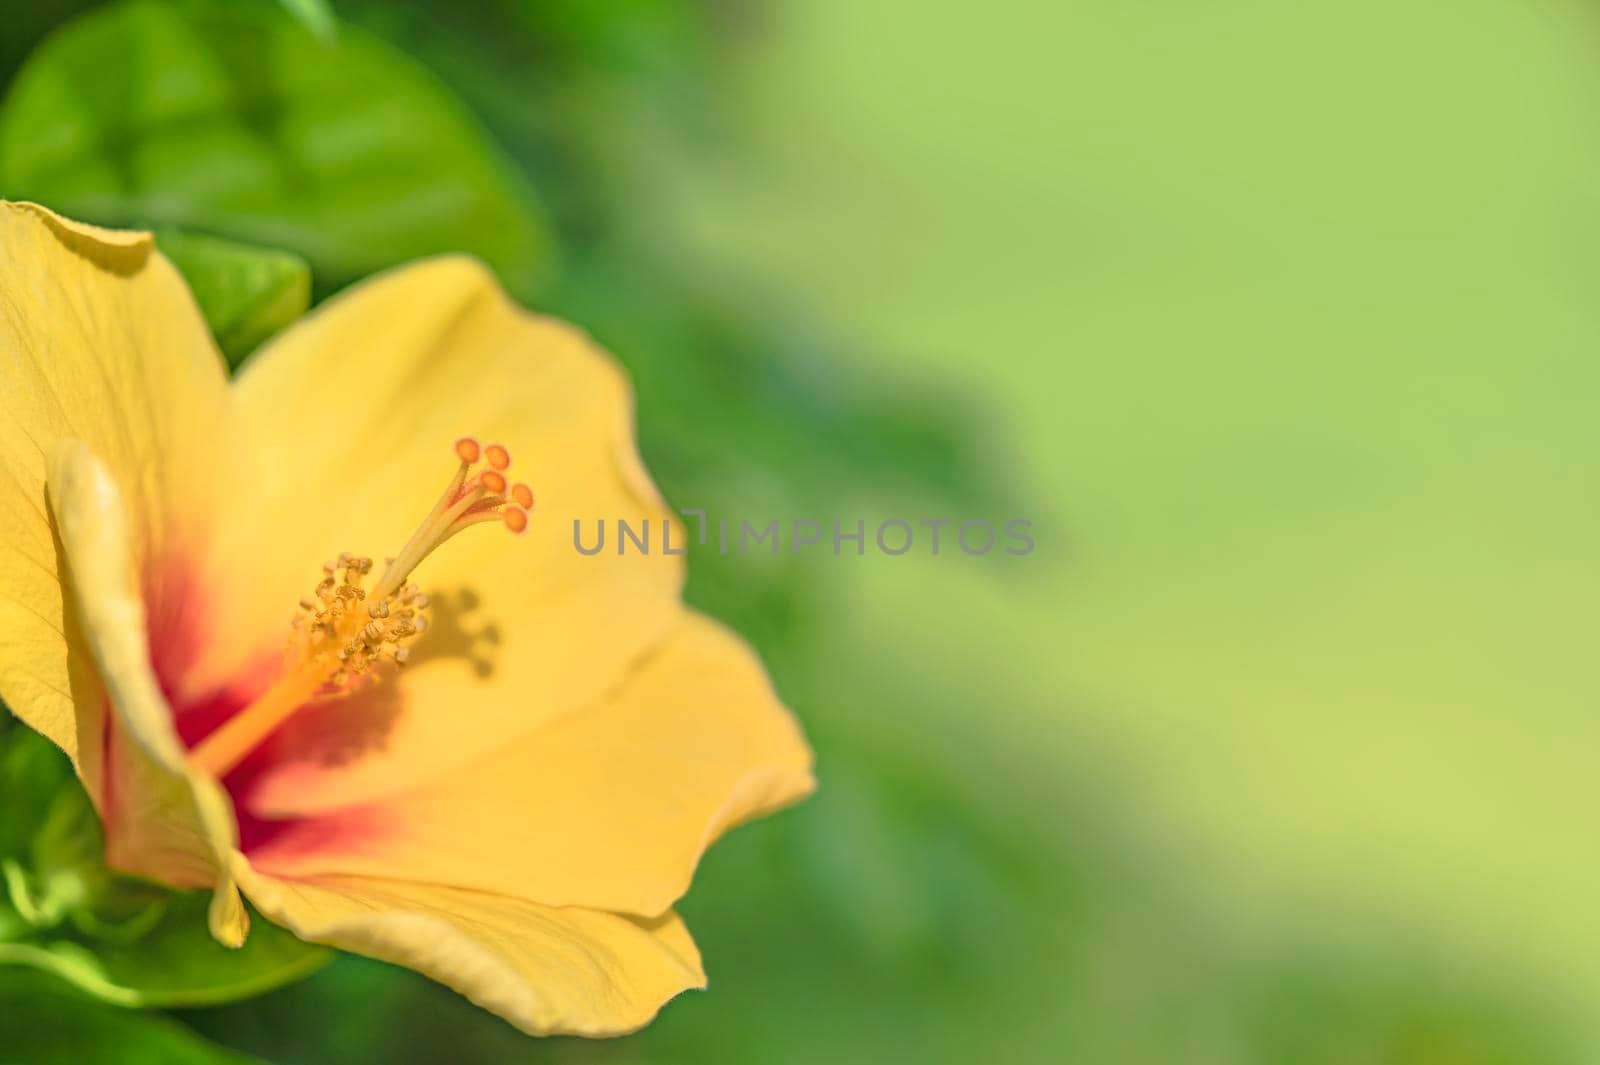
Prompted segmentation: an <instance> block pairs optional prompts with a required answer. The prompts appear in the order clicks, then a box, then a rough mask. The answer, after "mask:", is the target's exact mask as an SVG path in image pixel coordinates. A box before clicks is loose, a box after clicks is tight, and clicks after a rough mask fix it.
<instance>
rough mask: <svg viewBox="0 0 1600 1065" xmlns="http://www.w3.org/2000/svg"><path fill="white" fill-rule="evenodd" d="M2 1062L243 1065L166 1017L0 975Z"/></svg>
mask: <svg viewBox="0 0 1600 1065" xmlns="http://www.w3.org/2000/svg"><path fill="white" fill-rule="evenodd" d="M0 1001H3V1002H4V1003H5V1005H4V1008H0V1059H3V1060H4V1061H5V1062H6V1063H7V1065H13V1063H14V1065H47V1063H52V1062H61V1063H63V1065H78V1063H79V1062H86V1061H93V1062H101V1063H104V1065H246V1063H248V1062H253V1061H255V1060H256V1059H255V1058H248V1057H245V1056H244V1055H242V1054H236V1053H234V1052H233V1051H231V1050H225V1049H223V1048H222V1047H219V1046H216V1045H215V1044H213V1043H209V1042H207V1041H205V1040H204V1039H201V1038H200V1037H199V1036H197V1035H195V1034H194V1033H193V1032H190V1031H189V1030H188V1029H186V1028H184V1027H183V1026H182V1025H179V1024H176V1023H174V1022H173V1021H171V1020H168V1019H167V1018H165V1017H160V1016H155V1015H152V1014H147V1013H135V1012H132V1011H129V1010H121V1009H117V1008H115V1007H114V1006H103V1005H100V1004H98V1003H94V1002H85V1001H84V1000H83V999H82V997H81V996H78V995H74V994H72V993H71V992H70V991H68V990H67V989H65V988H63V987H61V986H59V984H57V983H55V982H54V981H51V980H49V978H47V977H44V976H42V975H38V974H35V973H30V972H26V971H23V970H11V971H6V970H0Z"/></svg>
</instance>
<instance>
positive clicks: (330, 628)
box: [189, 437, 533, 777]
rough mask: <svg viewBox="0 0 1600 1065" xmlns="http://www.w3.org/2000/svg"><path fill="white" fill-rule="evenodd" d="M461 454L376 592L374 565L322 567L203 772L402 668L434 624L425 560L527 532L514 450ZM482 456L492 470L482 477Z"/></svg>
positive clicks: (201, 755) (217, 771)
mask: <svg viewBox="0 0 1600 1065" xmlns="http://www.w3.org/2000/svg"><path fill="white" fill-rule="evenodd" d="M455 452H456V457H457V459H458V460H459V466H458V467H457V469H456V472H455V473H454V475H453V476H452V477H451V478H450V481H449V482H448V483H447V484H446V485H445V489H444V492H443V493H441V495H440V496H439V499H438V501H437V502H436V503H435V504H434V506H433V509H432V510H430V511H429V513H428V516H427V517H426V518H424V519H423V520H422V524H420V525H418V526H417V530H416V532H414V533H412V534H411V538H410V539H409V540H407V541H406V543H405V546H404V547H402V548H401V549H400V553H399V554H397V555H396V556H395V557H394V558H392V559H389V560H388V563H387V565H386V566H385V567H384V570H383V575H382V576H381V577H380V578H379V579H378V583H377V584H376V585H375V586H374V587H373V588H372V589H371V591H370V592H369V591H367V590H365V589H363V587H362V584H363V582H364V580H365V578H366V576H367V574H368V573H370V572H371V570H372V560H371V559H369V558H364V557H361V556H356V555H350V554H343V555H340V556H339V558H338V559H336V560H333V561H331V562H328V563H326V564H325V565H324V566H323V577H322V581H321V582H320V583H319V584H318V585H317V587H316V589H315V591H314V593H313V595H312V596H309V597H307V598H305V599H302V600H301V601H300V613H299V614H298V615H297V616H296V617H295V619H294V621H293V629H292V635H291V638H290V641H289V649H288V652H287V654H286V656H285V660H286V666H285V669H284V671H283V673H282V675H281V676H280V677H279V679H278V680H277V682H276V683H274V684H273V685H272V686H271V687H270V688H268V689H267V690H266V691H265V692H264V693H262V694H261V695H260V696H259V697H258V698H257V699H256V700H255V701H254V702H252V703H251V704H250V705H249V706H247V707H245V708H244V709H243V710H241V711H239V712H238V713H237V714H235V715H234V716H233V717H231V718H229V719H228V720H227V721H225V722H223V724H222V725H221V726H219V727H218V728H217V729H216V730H215V731H214V732H212V733H211V734H210V735H208V736H206V737H205V738H204V739H203V740H201V741H200V742H199V743H198V744H196V745H195V746H194V748H193V749H192V750H191V751H190V753H189V757H190V760H191V761H192V762H193V763H194V764H195V765H196V766H198V767H199V768H201V769H204V770H206V771H207V772H210V773H211V774H213V775H214V776H217V777H221V776H224V775H226V774H227V773H229V772H230V771H232V770H233V769H234V768H235V767H236V766H238V765H239V763H240V762H242V761H243V760H244V759H245V757H246V756H247V755H249V754H250V752H251V751H253V750H255V749H256V748H257V747H259V746H260V745H261V743H262V742H263V741H265V740H266V738H267V737H268V736H270V735H271V734H272V733H273V732H274V731H275V730H276V729H277V728H278V726H280V725H281V724H283V723H284V722H285V721H287V720H288V719H289V718H290V717H291V716H292V715H293V714H294V713H295V712H296V711H297V710H299V709H300V708H301V707H302V706H304V705H306V704H307V703H310V702H314V701H316V700H318V699H324V698H331V697H335V696H339V695H344V694H347V693H349V692H350V691H353V690H354V689H355V688H356V687H357V686H358V685H360V684H362V683H364V682H366V681H367V680H369V679H370V678H371V677H372V675H373V669H374V667H375V666H379V665H388V666H391V667H393V668H400V667H403V666H404V665H405V663H406V660H407V658H408V657H409V655H410V650H411V648H410V644H411V641H413V640H414V639H416V638H417V637H418V636H420V635H422V633H423V632H425V631H426V629H427V625H428V619H427V613H426V611H427V607H428V597H427V596H426V595H423V594H422V593H421V592H420V591H419V590H418V589H417V587H416V585H414V584H410V583H407V582H408V579H409V578H410V576H411V573H412V572H413V571H414V570H415V569H416V567H417V566H418V565H419V564H420V563H421V562H422V560H423V559H424V558H426V557H427V556H428V555H429V554H431V553H432V552H433V551H435V550H436V549H437V548H438V547H439V546H440V545H441V544H443V543H444V542H445V541H446V540H449V539H450V538H451V537H453V536H455V535H456V534H458V533H460V532H462V531H463V530H465V529H468V528H471V527H472V526H474V525H479V524H482V523H484V522H489V521H500V522H503V523H504V524H505V526H506V527H507V528H508V529H510V530H511V531H512V532H513V533H521V532H523V531H524V530H525V529H526V528H527V527H528V511H529V510H530V509H531V508H532V506H533V493H532V491H530V490H529V488H528V486H527V485H525V484H516V485H508V483H507V481H506V477H505V470H506V468H507V467H509V466H510V465H511V456H510V454H509V453H508V452H507V451H506V449H505V448H504V447H501V446H500V445H498V444H491V445H489V446H488V447H487V448H485V447H482V446H480V445H479V444H478V442H477V441H476V440H474V439H472V438H471V437H466V438H463V439H461V440H458V441H457V442H456V446H455ZM480 459H481V460H482V461H483V464H484V465H483V468H482V469H478V470H475V468H476V467H477V466H478V463H479V461H480Z"/></svg>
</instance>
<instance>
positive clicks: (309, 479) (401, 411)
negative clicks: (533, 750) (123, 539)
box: [210, 258, 686, 814]
mask: <svg viewBox="0 0 1600 1065" xmlns="http://www.w3.org/2000/svg"><path fill="white" fill-rule="evenodd" d="M236 388H237V393H238V394H237V396H236V400H237V403H236V406H235V411H236V414H237V421H238V428H239V429H240V431H241V432H242V433H243V434H245V435H246V437H247V438H248V439H249V440H250V441H253V442H254V444H253V446H252V447H251V448H250V449H249V454H246V455H241V456H240V460H239V461H240V464H239V466H238V467H237V469H236V470H235V475H234V478H233V482H234V483H235V484H237V486H238V487H239V489H240V493H241V494H240V495H239V498H238V503H237V505H231V506H228V507H226V508H224V509H225V511H226V512H227V513H228V514H229V515H232V516H233V517H235V518H237V520H238V525H237V526H236V527H235V528H234V529H233V531H232V532H230V533H224V534H223V535H222V536H221V537H220V538H219V544H221V545H222V547H221V550H222V551H224V552H232V553H234V554H235V555H236V556H237V557H238V559H239V562H238V565H239V566H240V567H244V568H248V570H249V571H250V573H251V574H252V580H253V581H254V582H255V583H254V585H253V587H254V591H253V593H252V594H251V596H250V597H249V599H248V601H245V600H243V599H241V600H239V601H236V602H234V603H233V604H232V610H231V623H232V624H235V625H237V626H239V627H241V628H247V629H252V630H255V631H264V632H269V633H273V634H275V635H276V637H277V638H278V639H279V640H280V641H281V639H282V636H283V634H284V633H285V632H286V629H285V625H286V620H287V618H288V617H289V612H290V611H292V608H293V605H294V603H295V602H296V601H297V600H298V599H299V598H300V597H302V596H304V595H306V594H307V593H308V592H309V591H310V590H311V588H312V586H313V585H314V584H315V582H316V580H317V579H318V578H319V577H320V576H321V574H320V572H319V567H320V565H321V563H322V561H323V560H324V559H325V558H328V557H331V556H336V555H337V554H338V553H339V552H340V551H344V550H349V551H352V552H355V553H357V554H364V555H370V556H372V557H374V558H377V559H380V560H381V559H382V557H383V556H384V555H385V554H393V553H395V552H396V551H397V550H398V549H399V548H400V546H401V545H402V544H403V543H404V542H405V540H406V538H407V537H408V536H409V535H410V533H411V532H412V530H413V529H414V527H415V526H416V525H417V523H418V522H419V521H420V520H421V519H422V517H423V516H424V515H425V514H426V512H427V510H428V508H429V507H430V506H431V505H432V504H433V502H434V499H435V497H436V496H437V495H438V494H439V491H440V489H441V488H442V487H443V486H444V483H445V481H446V480H447V479H448V477H449V476H450V474H451V473H452V472H453V471H454V468H455V463H456V458H455V455H454V452H453V445H454V442H455V441H456V439H457V438H459V437H462V436H467V435H471V436H475V437H477V438H478V439H480V440H481V441H482V442H483V443H484V444H488V443H490V442H498V443H501V444H504V445H506V446H507V447H508V448H509V449H510V452H511V455H512V459H513V462H512V468H511V470H510V471H509V473H510V476H511V477H512V479H513V480H523V481H526V482H527V483H529V484H530V485H532V487H533V490H534V492H535V493H536V495H537V497H538V504H537V507H536V510H535V513H534V515H533V520H532V522H531V523H530V526H529V529H528V532H527V534H526V535H525V536H522V537H517V536H513V535H511V534H510V533H509V532H508V531H507V530H505V529H504V528H501V527H498V526H492V527H485V528H478V529H473V530H471V531H469V532H467V533H465V534H464V535H462V536H459V537H456V538H455V539H453V540H451V541H450V542H449V543H448V544H446V545H445V546H444V547H443V548H441V549H440V550H439V551H438V552H437V553H436V554H434V555H433V556H431V557H429V558H428V559H427V560H425V561H424V562H423V563H422V565H421V567H420V568H419V569H418V570H417V572H416V575H415V580H416V581H417V583H419V584H420V586H421V587H422V588H423V589H424V590H425V591H427V592H429V593H430V594H432V595H433V597H434V600H435V602H434V612H433V618H432V621H433V626H432V628H431V629H430V630H429V632H428V633H427V634H426V636H424V637H423V638H422V639H420V640H419V641H417V643H416V645H415V647H414V648H413V652H412V653H413V658H412V665H411V666H410V667H408V669H407V670H406V672H405V673H404V674H403V675H402V677H401V678H400V681H399V682H398V683H397V684H387V683H386V684H383V685H380V686H378V687H377V688H375V689H374V690H372V691H370V692H368V693H367V694H365V695H363V696H360V697H358V698H355V699H351V700H346V701H344V702H341V703H333V704H328V705H325V706H318V707H313V708H310V709H308V710H305V711H302V712H301V713H300V714H299V715H297V717H296V718H294V719H291V721H290V722H289V723H288V725H287V726H285V728H284V730H283V734H282V736H281V738H280V739H281V742H280V743H278V744H277V745H276V746H277V749H278V750H280V751H285V750H286V751H289V752H290V754H289V755H287V756H284V757H280V758H279V759H278V760H277V762H276V764H275V765H274V766H273V767H272V768H271V770H269V772H268V773H267V774H266V775H265V777H264V778H262V779H261V780H260V781H259V785H258V787H257V789H256V790H255V793H254V794H255V801H256V803H257V804H258V812H276V813H279V814H285V813H290V812H298V811H308V810H318V809H326V808H329V807H333V806H338V805H343V804H346V803H349V802H359V801H369V800H373V799H376V798H378V797H380V796H382V795H385V794H389V793H392V792H394V791H396V790H398V789H402V788H406V787H411V786H414V785H415V784H416V783H417V782H418V781H419V780H423V779H426V778H427V777H428V776H430V775H440V774H448V773H450V772H452V771H453V770H455V769H457V768H458V767H460V766H462V765H464V764H466V763H467V762H469V761H472V760H475V759H477V758H481V757H483V756H484V755H485V754H487V753H488V752H490V751H492V750H494V749H496V748H498V747H500V746H502V745H504V744H505V743H506V742H508V741H510V740H514V739H516V738H519V737H521V736H524V735H526V734H528V733H529V732H530V731H533V730H536V729H537V728H538V727H539V726H540V725H541V724H543V723H545V722H547V721H549V720H551V719H552V718H555V717H557V716H559V715H562V714H566V713H570V712H572V711H574V710H577V709H578V708H580V707H582V706H584V705H586V704H588V703H591V702H593V701H594V700H595V699H597V698H598V697H599V696H600V695H601V694H602V693H603V692H605V691H606V690H607V689H608V688H610V687H612V686H614V685H615V684H616V683H617V682H618V680H619V679H620V678H621V676H622V675H623V673H624V670H625V669H626V667H627V665H628V663H630V662H631V661H632V660H634V659H635V658H636V657H638V655H639V654H641V653H642V652H643V651H644V650H646V649H647V648H649V647H650V646H652V645H653V644H654V643H656V642H657V641H658V640H659V639H660V638H661V636H662V635H663V634H664V633H665V632H666V631H667V629H668V628H669V627H670V625H671V623H672V622H673V620H674V619H675V617H676V616H677V615H678V614H679V613H680V611H681V607H680V606H679V604H678V592H679V589H680V586H681V583H682V566H681V564H680V563H681V561H682V560H681V559H679V558H677V557H675V556H670V555H664V554H662V553H661V552H660V551H655V552H652V553H651V554H650V555H649V556H641V555H639V554H637V553H630V554H629V555H628V556H627V557H618V556H617V555H615V554H614V553H611V552H609V551H608V552H607V553H605V554H604V555H599V556H595V557H587V556H584V555H581V554H579V553H578V552H577V551H576V550H574V548H573V546H572V522H573V520H574V519H581V520H583V521H584V522H585V523H586V526H587V527H588V528H589V529H591V530H592V528H593V525H592V523H593V522H594V521H596V520H598V519H599V518H604V519H606V520H607V521H608V522H611V521H615V520H616V519H618V518H627V519H630V520H632V522H633V523H634V524H635V525H637V524H638V523H639V522H640V521H642V520H646V519H649V520H651V521H652V522H653V523H654V528H655V533H656V542H657V543H658V544H659V536H660V526H659V522H660V521H662V520H664V519H666V518H667V517H668V514H669V512H668V511H667V510H666V508H665V507H664V506H663V504H662V503H661V501H660V499H659V497H658V496H657V494H656V491H655V489H654V487H653V486H652V485H651V484H650V481H649V478H648V476H647V475H646V473H645V472H644V469H643V467H642V465H641V464H640V462H639V458H638V455H637V453H636V450H635V447H634V443H633V429H632V401H631V397H630V392H629V388H628V384H627V382H626V380H625V378H624V376H623V375H622V373H621V371H620V370H619V369H618V367H617V366H616V364H615V363H614V362H613V361H612V360H611V359H610V358H608V357H607V356H605V355H604V354H603V353H602V352H600V351H599V350H598V349H597V348H595V347H594V346H593V345H592V344H591V343H590V342H589V341H588V340H587V338H586V337H584V336H583V335H582V334H581V333H580V332H578V331H577V330H575V329H573V328H572V327H570V326H567V325H564V324H562V323H559V322H556V321H553V320H550V319H547V318H542V317H539V316H537V315H532V314H529V313H527V312H525V311H522V310H520V309H519V308H517V307H516V306H515V305H513V304H512V303H511V302H510V301H509V300H508V299H507V298H506V297H505V295H504V294H503V293H502V292H501V291H500V290H499V288H498V287H497V286H496V284H495V282H494V280H493V278H492V277H491V276H490V275H489V274H488V273H487V271H485V270H484V269H483V268H482V267H481V266H479V265H478V264H477V263H475V262H472V261H470V260H467V259H462V258H445V259H439V260H433V261H429V262H424V263H421V264H418V265H415V266H410V267H406V268H403V269H400V270H398V271H395V272H393V273H390V274H388V275H386V276H383V277H380V278H377V279H374V280H372V281H370V282H367V283H365V284H363V285H360V286H358V287H357V288H355V289H353V290H351V291H350V292H349V293H347V294H345V295H343V296H342V297H340V298H338V299H335V300H333V301H331V302H330V303H328V304H327V305H325V306H324V307H322V308H321V309H319V310H318V311H317V312H316V313H315V314H313V315H311V316H310V317H309V318H307V319H306V320H304V321H303V322H301V323H299V324H297V325H296V326H295V327H293V328H292V329H290V330H289V331H288V332H287V333H286V334H284V335H283V336H282V337H281V338H279V339H278V340H276V341H274V342H273V343H272V344H271V345H269V347H268V348H267V349H266V350H264V351H262V352H260V353H258V354H257V356H256V357H255V358H254V359H253V360H252V361H251V363H250V364H249V365H248V367H247V368H246V370H245V372H244V373H243V375H242V376H241V377H240V378H239V380H238V381H237V382H236ZM677 537H678V539H677V541H676V542H677V543H678V544H680V545H681V544H683V543H685V542H686V541H685V536H684V533H683V530H682V528H681V526H680V527H679V528H678V529H677ZM229 545H234V546H229ZM381 565H382V563H381V561H380V562H379V566H380V567H381ZM279 646H280V647H281V642H280V644H279ZM239 668H240V663H237V662H233V663H229V662H220V661H219V662H214V663H212V666H211V669H210V672H211V673H212V675H213V678H214V680H213V683H220V681H221V680H222V679H223V678H226V677H227V676H229V675H233V674H236V673H237V672H238V671H239Z"/></svg>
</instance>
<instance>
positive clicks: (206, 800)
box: [49, 440, 248, 946]
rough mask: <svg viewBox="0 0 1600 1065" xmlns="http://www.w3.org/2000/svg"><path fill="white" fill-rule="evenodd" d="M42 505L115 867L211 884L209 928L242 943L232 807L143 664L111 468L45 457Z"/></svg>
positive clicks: (66, 449)
mask: <svg viewBox="0 0 1600 1065" xmlns="http://www.w3.org/2000/svg"><path fill="white" fill-rule="evenodd" d="M49 498H50V509H51V511H52V513H53V514H54V515H55V519H56V528H57V531H58V533H59V535H60V538H61V545H62V549H63V552H64V554H65V556H66V561H67V574H68V587H69V589H70V592H71V605H72V608H73V609H71V610H69V615H70V617H69V623H70V624H73V625H75V627H76V628H77V630H78V631H79V632H80V633H81V635H82V637H83V639H84V641H85V643H86V644H87V646H88V648H89V652H90V654H91V655H92V656H93V659H94V662H95V665H96V667H97V670H98V676H99V678H100V680H101V682H102V683H103V685H104V689H103V691H104V694H100V692H99V691H98V690H97V691H96V692H94V693H93V694H89V693H85V694H86V696H87V697H89V698H93V699H96V700H108V701H109V702H110V705H111V709H112V714H113V721H112V727H111V728H109V729H108V730H107V732H108V736H107V738H106V752H105V759H104V765H103V775H102V778H101V791H100V816H101V820H102V822H103V824H104V827H105V834H106V861H107V864H109V865H110V866H111V867H112V868H115V869H120V870H122V871H124V872H129V873H136V874H138V875H141V876H146V877H149V878H151V879H154V880H159V881H161V882H163V883H167V884H172V885H174V886H176V887H211V886H213V885H215V886H216V892H215V894H214V896H213V899H212V906H211V929H212V933H213V934H214V935H215V936H216V937H217V938H218V939H219V940H221V941H222V942H224V943H227V944H228V945H230V946H238V945H239V944H240V943H242V942H244V937H245V932H246V929H247V928H248V918H247V916H246V914H245V911H244V907H243V905H242V903H241V902H240V900H239V893H238V891H237V889H236V888H235V887H234V885H233V883H232V881H231V880H229V879H228V877H227V876H226V875H222V873H223V871H225V870H226V869H227V866H228V861H229V858H230V856H231V854H232V853H233V848H234V846H235V844H236V829H235V826H234V821H233V808H232V804H231V803H230V802H229V800H228V798H227V796H226V795H224V794H223V792H222V789H221V787H220V786H219V785H218V784H217V782H216V781H215V780H212V779H210V778H207V777H202V776H200V775H198V774H196V773H193V772H191V771H190V770H189V768H188V766H187V764H186V762H185V760H184V751H183V747H182V745H181V744H180V743H179V742H178V736H177V733H176V732H175V731H174V730H173V727H172V711H171V709H170V708H169V707H168V706H167V702H166V699H165V698H164V697H163V696H162V694H161V689H160V687H159V686H158V684H157V682H156V677H155V674H154V672H153V671H152V669H151V666H150V646H149V643H148V642H147V641H146V638H145V610H144V603H143V601H142V599H141V598H140V595H139V589H138V582H137V572H136V570H135V568H134V560H133V553H132V546H133V545H132V539H131V537H130V535H129V528H128V512H127V509H126V507H125V505H124V503H123V500H122V496H121V493H120V492H119V491H118V489H117V485H116V482H115V481H113V480H112V478H111V473H110V471H109V470H108V469H107V468H106V466H105V464H104V463H102V462H100V461H99V460H98V459H97V458H95V457H94V455H92V454H91V453H90V452H89V449H88V447H87V446H86V445H84V444H83V443H82V442H80V441H76V440H65V441H61V442H60V443H58V444H57V445H56V446H55V448H54V450H53V452H52V455H51V460H50V477H49Z"/></svg>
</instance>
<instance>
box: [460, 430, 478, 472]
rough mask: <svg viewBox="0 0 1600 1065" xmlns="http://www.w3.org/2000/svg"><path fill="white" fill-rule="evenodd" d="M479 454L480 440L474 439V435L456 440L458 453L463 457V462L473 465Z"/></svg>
mask: <svg viewBox="0 0 1600 1065" xmlns="http://www.w3.org/2000/svg"><path fill="white" fill-rule="evenodd" d="M478 454H479V449H478V442H477V441H476V440H474V439H472V437H470V436H463V437H462V438H461V439H460V440H457V441H456V455H457V456H458V457H459V458H460V459H461V461H462V462H465V463H467V464H468V465H471V464H472V463H474V462H477V461H478Z"/></svg>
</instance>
